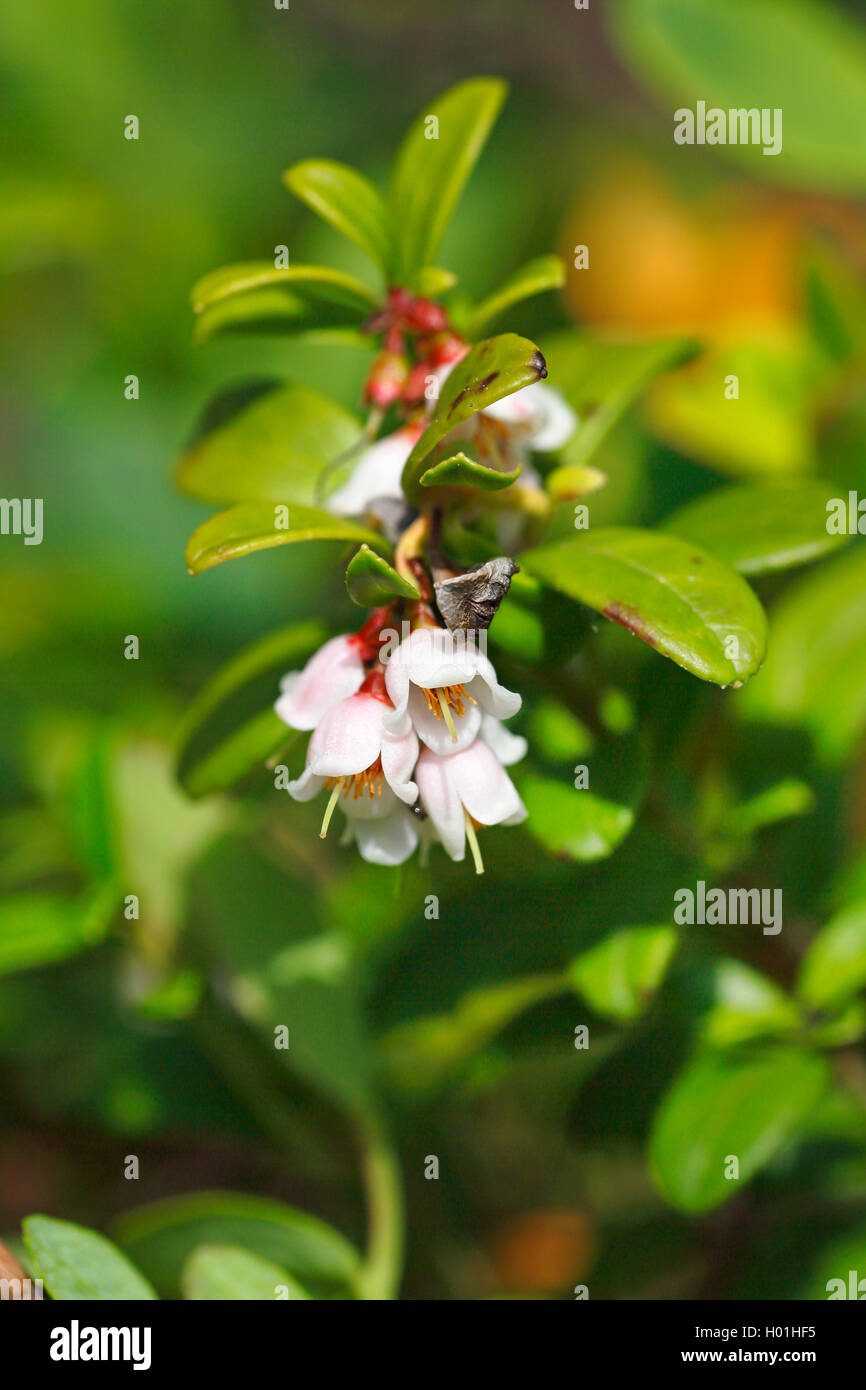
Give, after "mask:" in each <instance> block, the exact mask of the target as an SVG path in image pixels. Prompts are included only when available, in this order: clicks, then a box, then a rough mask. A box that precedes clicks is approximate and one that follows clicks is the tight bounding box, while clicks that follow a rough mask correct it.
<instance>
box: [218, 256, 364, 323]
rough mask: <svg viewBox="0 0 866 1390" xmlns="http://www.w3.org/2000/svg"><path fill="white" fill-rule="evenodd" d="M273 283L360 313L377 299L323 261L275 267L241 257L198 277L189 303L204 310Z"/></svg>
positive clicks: (353, 279)
mask: <svg viewBox="0 0 866 1390" xmlns="http://www.w3.org/2000/svg"><path fill="white" fill-rule="evenodd" d="M272 286H280V287H283V288H288V289H298V290H300V291H301V292H302V294H304V295H305V296H308V297H311V298H314V299H322V300H324V301H325V302H326V303H329V304H339V305H342V307H343V308H346V309H353V310H354V311H355V312H356V314H357V315H358V316H359V317H364V316H366V315H367V314H369V313H370V310H371V309H375V308H376V307H377V306H378V303H379V297H378V295H376V294H375V293H374V292H373V290H371V289H370V288H369V286H367V285H365V284H364V283H363V281H361V280H357V279H356V278H355V276H354V275H347V274H346V272H345V271H343V270H334V269H332V268H331V267H330V266H325V265H289V266H283V267H278V266H275V265H274V264H273V262H272V261H244V262H242V263H241V264H239V265H227V266H223V267H222V268H221V269H220V270H212V271H211V272H210V274H209V275H205V276H203V277H202V279H201V280H199V281H197V283H196V284H195V285H194V286H193V290H192V307H193V309H194V311H195V312H196V313H197V314H203V313H204V312H205V310H206V309H210V308H211V307H212V306H213V305H214V304H221V303H222V302H223V301H224V300H226V299H233V298H234V297H235V296H236V295H242V294H247V293H249V292H250V291H252V290H262V289H266V288H270V287H272Z"/></svg>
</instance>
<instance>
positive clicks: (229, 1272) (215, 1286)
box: [181, 1245, 310, 1303]
mask: <svg viewBox="0 0 866 1390" xmlns="http://www.w3.org/2000/svg"><path fill="white" fill-rule="evenodd" d="M181 1287H182V1289H183V1296H184V1298H186V1299H189V1300H190V1301H192V1302H197V1303H200V1302H219V1303H222V1302H224V1301H233V1300H244V1301H247V1302H258V1303H262V1302H268V1301H270V1302H273V1300H274V1299H277V1298H278V1299H279V1300H280V1301H286V1302H298V1301H300V1300H303V1299H308V1298H309V1296H310V1295H309V1294H308V1293H305V1292H304V1290H303V1289H302V1288H301V1285H300V1284H299V1283H298V1282H297V1280H295V1279H293V1278H292V1276H291V1275H290V1274H287V1273H286V1271H285V1270H284V1269H282V1268H281V1267H280V1266H279V1265H276V1264H274V1263H273V1262H272V1261H271V1260H264V1259H262V1257H261V1255H253V1254H251V1252H250V1251H249V1250H244V1248H243V1247H242V1246H240V1245H199V1246H198V1248H197V1249H195V1250H193V1252H192V1254H191V1255H190V1257H189V1259H188V1260H187V1262H186V1264H185V1265H184V1267H183V1273H182V1274H181Z"/></svg>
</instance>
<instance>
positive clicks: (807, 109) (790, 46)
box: [609, 0, 866, 193]
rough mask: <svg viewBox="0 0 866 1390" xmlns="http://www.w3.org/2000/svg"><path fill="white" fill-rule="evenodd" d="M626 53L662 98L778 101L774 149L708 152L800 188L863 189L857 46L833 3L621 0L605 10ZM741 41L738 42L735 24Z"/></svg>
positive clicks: (861, 59)
mask: <svg viewBox="0 0 866 1390" xmlns="http://www.w3.org/2000/svg"><path fill="white" fill-rule="evenodd" d="M609 13H610V16H611V19H612V20H613V21H614V22H613V24H612V33H613V36H614V38H615V40H616V42H617V44H618V46H619V48H620V50H621V52H622V53H623V55H624V56H625V58H626V60H627V61H628V62H629V63H630V64H631V65H632V66H633V67H634V69H636V71H637V72H638V74H639V75H640V76H642V77H645V78H647V79H648V80H649V81H650V82H651V83H652V85H653V87H654V89H655V90H656V91H658V92H659V94H660V95H661V96H662V97H664V99H665V102H666V108H667V103H668V102H674V103H676V104H677V105H678V106H679V105H680V104H683V105H689V106H691V107H692V108H693V109H694V106H695V103H696V102H697V100H699V99H700V100H703V101H705V102H706V105H707V108H708V109H709V108H710V107H713V106H718V107H722V108H723V109H724V110H725V111H726V112H727V111H728V110H729V109H731V108H734V109H739V108H751V107H756V108H758V110H761V109H762V108H769V109H770V110H773V109H775V108H781V110H782V111H783V112H784V127H783V131H782V132H781V133H782V135H783V140H782V150H781V153H779V154H777V155H774V156H773V155H771V156H768V157H765V155H764V154H763V153H762V148H761V146H760V145H750V144H737V143H733V144H725V145H717V146H715V147H714V149H715V152H716V153H717V154H720V155H727V156H728V157H729V158H731V159H735V160H736V161H737V162H738V163H740V164H746V165H747V166H748V167H749V169H750V170H751V172H752V173H753V174H757V175H758V176H759V177H760V178H762V179H764V178H780V179H782V180H783V181H784V182H785V183H786V184H789V185H790V184H794V185H795V186H796V185H799V186H800V187H803V188H806V189H808V190H809V191H810V192H811V191H814V190H816V189H826V190H831V191H836V192H850V193H855V192H862V191H863V190H864V188H866V48H864V42H863V38H862V35H861V33H860V32H859V30H858V29H857V28H856V27H855V25H854V23H853V22H852V21H850V20H847V19H845V18H844V17H843V15H842V14H841V13H839V11H838V9H837V8H836V7H835V6H832V7H831V6H828V5H819V4H817V3H812V0H784V3H780V0H732V3H728V4H725V5H719V4H718V3H717V0H623V3H621V4H619V5H616V6H612V7H611V9H610V11H609ZM744 24H746V25H747V26H748V43H744V42H743V25H744Z"/></svg>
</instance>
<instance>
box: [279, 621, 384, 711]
mask: <svg viewBox="0 0 866 1390" xmlns="http://www.w3.org/2000/svg"><path fill="white" fill-rule="evenodd" d="M364 674H365V673H364V662H363V656H362V644H361V643H360V642H359V641H358V639H357V637H355V636H354V635H352V636H344V637H332V638H331V640H330V641H329V642H326V643H325V645H324V646H323V647H320V648H319V650H318V651H317V652H316V654H315V656H312V657H310V660H309V661H308V662H307V664H306V666H305V667H304V669H303V671H290V672H289V674H288V675H287V676H284V677H283V679H282V680H281V681H280V690H281V692H282V693H281V695H280V697H279V699H278V700H277V702H276V704H275V705H274V709H275V710H276V712H277V714H278V715H279V717H280V719H282V720H283V722H284V723H286V724H288V726H289V728H290V729H315V727H316V725H317V724H318V723H319V721H320V720H321V719H322V717H323V716H324V715H325V714H327V712H328V710H330V709H333V707H334V705H336V704H339V702H340V701H341V700H345V699H346V698H347V697H348V696H349V695H354V694H355V692H356V690H360V688H361V686H362V685H363V683H364Z"/></svg>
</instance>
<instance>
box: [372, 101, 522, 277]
mask: <svg viewBox="0 0 866 1390" xmlns="http://www.w3.org/2000/svg"><path fill="white" fill-rule="evenodd" d="M506 92H507V87H506V85H505V83H504V82H502V81H500V80H499V79H498V78H493V77H476V78H470V79H469V80H468V81H466V82H459V83H458V84H457V86H456V87H452V88H451V89H450V90H449V91H447V92H445V93H444V94H443V95H442V96H440V97H437V98H436V100H435V101H432V102H430V103H429V105H428V106H426V107H425V108H424V110H423V111H422V112H421V114H420V115H419V116H418V118H417V120H416V121H415V123H414V125H412V127H411V128H410V130H409V132H408V134H407V135H406V138H405V139H404V141H403V143H402V145H401V146H400V149H399V150H398V152H397V155H396V158H395V162H394V168H393V172H392V175H391V182H390V186H389V190H388V204H389V209H390V214H391V222H392V225H393V227H394V235H395V238H396V242H397V247H396V251H397V262H396V267H395V268H396V270H397V278H398V279H401V278H402V279H403V280H405V279H406V278H407V277H409V276H411V275H413V274H414V272H415V271H416V270H418V269H419V267H421V266H424V265H429V264H430V263H431V262H432V260H433V258H434V256H435V255H436V252H437V250H438V248H439V243H440V242H441V240H442V236H443V233H444V231H445V228H446V226H447V225H448V221H449V219H450V217H451V214H452V212H453V211H454V207H455V205H456V203H457V200H458V199H459V197H460V194H461V193H462V192H463V188H464V186H465V184H466V181H467V179H468V178H469V175H470V174H471V173H472V170H473V168H474V167H475V163H476V161H477V159H478V156H479V155H480V154H481V151H482V149H483V148H484V145H485V143H486V141H487V137H488V135H489V134H490V131H491V129H492V127H493V123H494V121H495V120H496V117H497V116H498V115H499V110H500V107H501V106H502V103H503V101H504V100H505V96H506ZM431 117H432V118H434V119H435V122H436V123H437V125H438V129H437V127H436V126H434V124H433V121H431ZM434 129H435V130H436V136H435V138H434V137H433V136H432V132H433V131H434Z"/></svg>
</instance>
